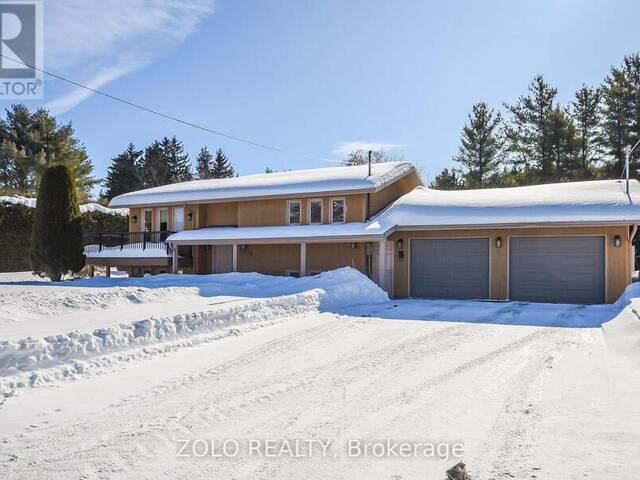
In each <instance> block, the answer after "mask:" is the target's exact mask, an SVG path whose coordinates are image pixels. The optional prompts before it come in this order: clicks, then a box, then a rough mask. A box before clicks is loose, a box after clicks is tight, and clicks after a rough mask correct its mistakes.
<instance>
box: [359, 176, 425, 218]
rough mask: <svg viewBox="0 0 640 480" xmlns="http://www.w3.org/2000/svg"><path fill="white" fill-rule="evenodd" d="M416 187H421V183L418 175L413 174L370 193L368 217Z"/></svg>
mask: <svg viewBox="0 0 640 480" xmlns="http://www.w3.org/2000/svg"><path fill="white" fill-rule="evenodd" d="M418 185H422V181H421V180H420V176H419V175H418V173H417V172H413V173H411V174H409V175H407V176H405V177H403V178H401V179H400V180H398V181H396V182H393V183H392V184H391V185H388V186H386V187H385V188H383V189H382V190H380V191H378V192H375V193H372V194H371V198H370V200H369V202H370V207H369V208H370V213H369V215H370V216H371V215H375V214H376V213H378V212H379V211H380V210H382V209H383V208H385V207H386V206H387V205H389V204H390V203H391V202H393V201H395V200H397V199H398V198H400V197H401V196H402V195H404V194H406V193H409V192H410V191H411V190H413V189H414V188H416V187H417V186H418Z"/></svg>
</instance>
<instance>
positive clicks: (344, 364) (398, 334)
mask: <svg viewBox="0 0 640 480" xmlns="http://www.w3.org/2000/svg"><path fill="white" fill-rule="evenodd" d="M17 279H18V280H20V281H18V282H10V280H11V278H8V276H6V275H5V276H2V277H0V282H2V283H0V385H2V391H3V392H4V398H2V397H0V402H2V403H1V404H0V478H20V479H22V478H34V479H36V478H37V479H41V478H87V479H90V478H136V479H137V478H154V479H155V478H158V477H164V478H184V479H187V478H188V479H191V478H215V479H227V478H229V479H230V478H237V479H282V478H284V479H298V478H305V477H306V478H312V479H319V478H323V479H324V478H327V479H335V478H344V479H351V478H354V479H356V478H357V479H370V478H371V479H374V478H375V479H379V478H380V479H424V478H434V479H439V478H444V477H445V475H444V471H445V470H446V468H448V467H449V466H451V465H453V464H454V463H456V462H457V461H458V458H459V457H456V456H453V455H451V456H449V458H447V459H446V460H440V459H432V458H424V456H421V455H411V456H410V457H409V458H394V457H392V456H383V457H382V458H378V457H377V456H375V455H374V454H373V453H370V454H369V455H367V456H363V457H359V458H351V457H349V455H348V453H349V452H348V450H346V445H348V442H349V441H356V440H359V441H370V442H373V441H383V440H385V439H393V440H396V441H406V442H408V443H411V444H415V442H422V443H434V444H441V443H443V442H449V444H454V443H458V442H459V443H461V444H462V445H463V446H464V453H463V455H462V456H461V457H460V458H461V459H463V460H464V461H465V463H466V464H467V465H468V468H469V470H470V472H471V473H472V474H473V475H474V477H473V478H475V479H491V478H494V479H507V478H517V479H524V478H545V479H559V478H562V479H570V478H581V479H582V478H592V479H608V478H634V476H635V472H636V471H638V469H639V468H640V459H638V457H637V451H638V450H639V449H640V433H639V432H640V409H638V408H637V398H639V395H640V378H639V377H640V376H638V374H637V367H638V366H640V362H638V360H639V359H640V355H639V349H640V320H639V319H638V313H637V312H640V289H638V288H637V285H633V286H631V287H630V288H629V289H628V290H627V293H626V294H625V296H624V297H623V298H621V300H620V301H619V303H618V304H617V305H611V306H573V305H535V304H525V303H507V302H495V303H492V302H454V301H426V300H401V301H392V300H389V299H388V298H387V297H386V295H385V294H384V292H382V291H381V290H379V289H378V288H377V287H376V286H375V285H374V284H372V283H371V282H370V281H368V280H367V279H366V278H365V277H363V276H362V275H360V274H359V273H357V272H355V271H354V270H351V269H348V268H347V269H340V270H337V271H333V272H327V273H325V274H322V275H319V276H316V277H305V278H303V279H293V278H285V277H268V276H264V275H258V274H239V273H235V274H225V275H209V276H188V275H160V276H156V277H150V278H144V279H126V278H123V279H107V278H95V279H90V280H81V281H75V282H72V283H70V282H63V283H58V284H55V283H50V282H41V281H36V280H34V279H31V278H29V276H27V275H22V276H19V277H18V278H17ZM601 325H602V326H601ZM28 337H31V338H28ZM198 439H202V440H203V441H204V440H216V441H219V442H222V441H224V440H227V441H228V442H230V443H229V444H230V445H234V443H233V442H236V444H237V445H239V446H240V448H241V451H240V452H239V453H238V454H237V455H228V456H227V458H212V457H211V456H207V457H205V458H200V457H198V456H197V455H195V454H193V451H192V450H190V448H187V447H185V448H183V451H182V452H181V453H182V454H183V455H177V453H178V452H179V451H180V450H181V448H182V447H184V446H185V445H189V446H191V447H192V446H194V445H196V443H193V441H194V440H198ZM285 439H288V440H289V441H293V440H298V441H299V442H300V444H301V445H302V446H304V445H305V443H304V442H305V441H308V440H314V439H315V440H323V441H327V442H331V443H330V445H329V446H328V450H327V455H322V454H321V453H320V451H319V449H316V450H315V454H314V455H312V456H311V457H308V456H299V457H297V458H294V457H296V455H295V452H293V453H289V452H284V454H283V455H275V456H273V457H269V456H264V455H260V452H262V453H265V451H264V449H263V450H262V451H261V450H260V449H257V450H256V451H253V452H251V451H249V450H247V449H246V447H247V444H248V443H249V442H251V441H259V442H260V441H261V442H267V441H269V440H273V441H274V442H280V443H279V445H282V442H283V441H284V440H285ZM189 440H191V441H192V443H190V444H186V443H184V442H186V441H189ZM198 441H199V440H198ZM199 445H200V447H201V448H206V447H204V445H206V444H204V443H202V444H199ZM209 445H210V444H209ZM261 445H263V446H264V445H265V443H262V444H261ZM219 447H220V444H218V445H217V448H219ZM243 447H244V449H243ZM195 450H196V452H200V451H202V450H198V449H195ZM190 452H191V455H188V454H189V453H190ZM217 453H220V451H219V450H218V451H217ZM298 453H300V454H304V453H305V452H304V448H303V451H301V452H298ZM352 453H353V451H352ZM184 454H187V457H186V458H183V457H184Z"/></svg>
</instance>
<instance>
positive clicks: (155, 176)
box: [140, 140, 171, 188]
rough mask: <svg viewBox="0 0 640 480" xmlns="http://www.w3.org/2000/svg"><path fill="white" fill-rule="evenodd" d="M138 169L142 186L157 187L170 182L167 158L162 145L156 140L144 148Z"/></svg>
mask: <svg viewBox="0 0 640 480" xmlns="http://www.w3.org/2000/svg"><path fill="white" fill-rule="evenodd" d="M140 171H141V174H142V178H143V184H144V188H152V187H159V186H160V185H166V184H168V183H171V182H170V181H169V179H170V175H169V166H168V165H167V158H166V156H165V154H164V149H163V146H162V144H161V143H160V142H159V141H158V140H156V141H154V142H153V143H152V144H151V145H149V146H148V147H147V148H145V150H144V157H143V158H142V161H141V162H140Z"/></svg>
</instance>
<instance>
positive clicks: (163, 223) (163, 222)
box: [158, 208, 169, 232]
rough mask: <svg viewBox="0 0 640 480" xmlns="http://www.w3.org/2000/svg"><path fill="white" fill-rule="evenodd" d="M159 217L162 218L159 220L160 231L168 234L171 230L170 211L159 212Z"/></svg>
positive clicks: (164, 209)
mask: <svg viewBox="0 0 640 480" xmlns="http://www.w3.org/2000/svg"><path fill="white" fill-rule="evenodd" d="M158 217H160V218H159V220H160V221H159V224H160V231H161V232H166V231H167V230H169V210H167V209H166V208H163V209H162V210H159V211H158Z"/></svg>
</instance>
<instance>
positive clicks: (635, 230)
mask: <svg viewBox="0 0 640 480" xmlns="http://www.w3.org/2000/svg"><path fill="white" fill-rule="evenodd" d="M636 233H638V225H637V224H636V225H632V226H631V232H630V233H629V251H630V254H631V258H630V259H629V260H630V264H631V272H630V275H629V277H630V278H629V281H630V282H632V281H633V272H634V271H635V269H636V247H635V246H634V245H633V241H634V239H635V236H636Z"/></svg>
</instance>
